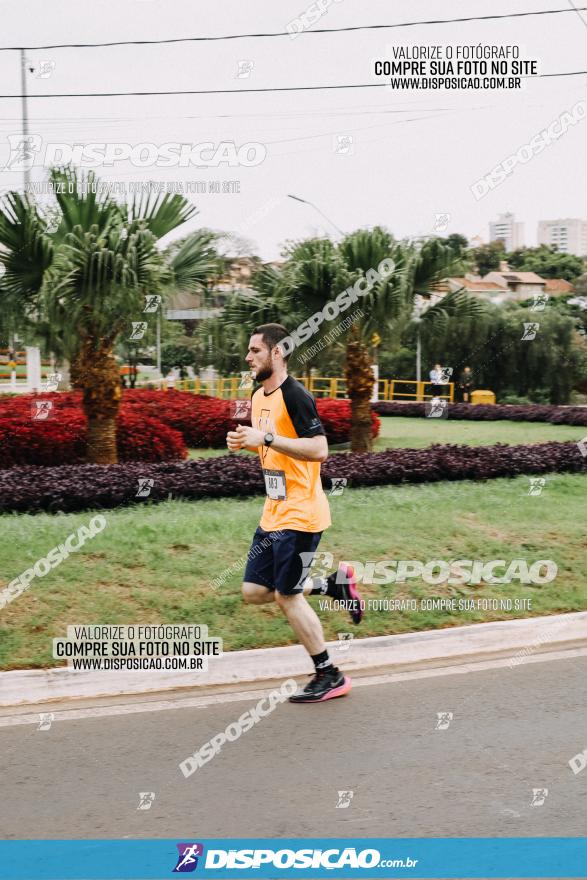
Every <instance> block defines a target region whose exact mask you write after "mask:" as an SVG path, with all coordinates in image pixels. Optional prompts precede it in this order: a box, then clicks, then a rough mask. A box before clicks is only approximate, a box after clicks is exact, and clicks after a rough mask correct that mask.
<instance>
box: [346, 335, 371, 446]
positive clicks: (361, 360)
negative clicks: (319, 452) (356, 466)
mask: <svg viewBox="0 0 587 880" xmlns="http://www.w3.org/2000/svg"><path fill="white" fill-rule="evenodd" d="M345 378H346V386H347V393H348V396H349V397H350V401H351V452H371V450H372V448H373V437H372V427H371V395H372V393H373V371H372V370H371V359H370V357H369V352H368V349H367V347H366V346H365V345H364V344H363V343H362V342H361V341H360V339H359V335H358V331H357V330H356V328H353V332H352V335H351V341H350V342H349V343H348V345H347V352H346V364H345Z"/></svg>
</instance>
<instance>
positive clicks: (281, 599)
mask: <svg viewBox="0 0 587 880" xmlns="http://www.w3.org/2000/svg"><path fill="white" fill-rule="evenodd" d="M275 601H276V602H277V604H278V605H279V607H280V608H281V610H282V611H283V613H284V614H285V616H286V617H287V619H288V621H289V625H290V626H291V628H292V629H293V631H294V632H295V634H296V635H297V637H298V639H299V640H300V642H301V643H302V645H303V646H304V648H305V649H306V651H307V652H308V654H310V656H312V657H313V656H315V655H316V654H321V653H322V652H323V651H325V650H326V643H325V641H324V632H323V631H322V624H321V623H320V620H319V618H318V615H317V614H316V612H315V611H314V609H313V608H312V606H311V605H310V603H309V602H308V601H307V600H306V597H305V596H304V594H303V593H295V594H294V595H293V596H282V595H281V593H277V592H275Z"/></svg>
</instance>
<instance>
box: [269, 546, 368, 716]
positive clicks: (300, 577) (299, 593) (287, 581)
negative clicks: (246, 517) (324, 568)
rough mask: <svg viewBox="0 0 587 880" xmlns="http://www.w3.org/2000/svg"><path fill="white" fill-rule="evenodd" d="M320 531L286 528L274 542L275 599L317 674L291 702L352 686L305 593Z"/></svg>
mask: <svg viewBox="0 0 587 880" xmlns="http://www.w3.org/2000/svg"><path fill="white" fill-rule="evenodd" d="M320 536H321V535H320V533H312V532H300V531H295V530H292V529H285V530H283V531H282V532H281V533H280V534H279V536H278V537H277V538H276V540H275V542H274V546H273V551H274V570H273V583H274V584H275V601H276V602H277V604H278V606H279V607H280V609H281V610H282V611H283V613H284V614H285V616H286V617H287V619H288V622H289V624H290V626H291V627H292V629H293V631H294V632H295V634H296V635H297V637H298V639H299V640H300V642H301V643H302V645H303V646H304V648H305V649H306V650H307V652H308V653H309V654H310V656H311V658H312V662H313V663H314V668H315V670H316V675H315V676H314V678H313V679H312V680H311V681H310V682H309V683H308V684H307V685H306V687H304V688H303V689H302V690H300V691H298V692H297V693H296V694H293V696H291V697H290V698H289V699H290V702H292V703H316V702H322V701H323V700H330V699H332V698H333V697H342V696H343V695H344V694H346V693H348V692H349V690H350V689H351V680H350V678H347V677H346V676H345V675H344V673H342V672H341V671H340V670H339V669H337V668H336V666H334V664H333V663H332V661H331V659H330V657H329V656H328V651H327V649H326V645H325V642H324V633H323V631H322V624H321V623H320V620H319V619H318V615H317V614H316V612H315V611H314V609H313V608H312V607H311V605H309V603H308V602H307V600H306V598H305V596H304V588H306V589H307V587H306V585H305V584H304V581H305V579H306V573H307V570H308V566H309V565H310V563H311V561H312V556H313V554H314V553H315V551H316V547H317V546H318V543H319V541H320Z"/></svg>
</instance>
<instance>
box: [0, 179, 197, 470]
mask: <svg viewBox="0 0 587 880" xmlns="http://www.w3.org/2000/svg"><path fill="white" fill-rule="evenodd" d="M51 180H52V183H53V190H54V192H55V193H56V201H57V208H58V212H59V222H58V224H57V226H56V228H55V227H54V226H53V225H51V226H49V223H48V219H47V216H46V214H45V213H44V212H43V210H42V209H41V208H40V207H39V206H38V205H37V204H35V202H34V201H32V200H31V199H29V198H28V197H27V196H22V195H20V194H19V193H17V192H10V193H8V194H7V195H6V196H5V197H4V199H3V202H2V205H1V206H0V244H1V245H2V246H3V247H2V249H0V264H2V265H3V266H4V274H3V275H2V278H1V280H0V296H1V299H2V302H3V304H6V305H7V307H8V309H9V310H16V309H20V311H21V313H22V314H23V315H24V316H25V319H27V320H28V321H29V324H30V325H31V326H34V327H35V329H36V332H37V333H38V334H40V335H42V336H44V339H45V342H46V344H47V345H48V347H49V348H50V349H51V350H52V351H54V352H56V353H58V354H59V355H60V356H63V357H66V358H67V359H68V360H70V362H71V379H72V383H73V384H74V386H75V387H78V388H80V389H81V390H82V392H83V406H84V410H85V414H86V416H87V420H88V460H89V461H90V462H94V463H96V464H110V463H113V462H115V461H116V414H117V412H118V408H119V405H120V398H121V389H120V381H119V371H118V365H117V362H116V358H115V354H114V351H115V346H116V344H117V342H118V341H119V340H120V339H122V338H123V337H126V338H129V337H130V336H131V335H132V332H133V324H134V323H135V322H143V321H144V319H145V316H144V307H145V296H146V295H148V294H158V293H162V292H163V291H164V290H166V289H168V288H169V287H172V286H173V287H181V288H182V289H193V290H200V289H202V288H203V287H204V286H205V284H206V280H207V278H208V276H209V274H210V272H211V271H213V268H214V267H213V261H211V255H210V252H209V250H206V249H203V248H202V243H201V241H200V239H199V237H198V236H197V235H196V236H194V237H193V238H190V239H187V240H186V241H185V242H184V243H183V245H182V246H181V247H180V248H179V249H178V250H177V252H176V253H175V254H174V255H173V256H172V257H170V258H167V259H166V258H165V257H164V256H163V254H162V253H161V251H160V250H159V249H158V247H157V244H158V242H159V241H160V240H161V239H162V238H163V237H164V236H165V235H167V234H168V233H169V232H172V231H173V230H174V229H176V228H178V227H179V226H181V225H182V224H183V223H185V222H186V221H187V220H189V219H192V218H193V217H194V216H195V215H196V214H197V210H196V208H195V207H194V206H193V205H191V204H190V203H189V202H188V201H187V199H184V198H183V197H182V196H179V195H170V194H165V195H158V196H153V195H151V194H146V195H141V196H137V197H136V198H134V199H132V200H130V201H129V202H128V203H118V202H116V201H114V200H113V199H112V198H110V196H108V195H105V194H104V190H102V189H101V188H100V187H99V185H98V182H97V180H96V178H95V176H94V175H93V174H91V173H90V174H89V175H88V176H87V178H84V177H81V178H80V177H79V176H78V173H77V172H76V171H75V170H74V169H71V168H65V169H53V170H52V171H51Z"/></svg>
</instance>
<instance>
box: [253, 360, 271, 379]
mask: <svg viewBox="0 0 587 880" xmlns="http://www.w3.org/2000/svg"><path fill="white" fill-rule="evenodd" d="M272 375H273V367H272V366H271V361H266V362H265V363H264V364H263V366H262V367H261V368H260V369H259V370H257V372H256V374H255V381H256V382H266V381H267V379H270V378H271V376H272Z"/></svg>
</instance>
